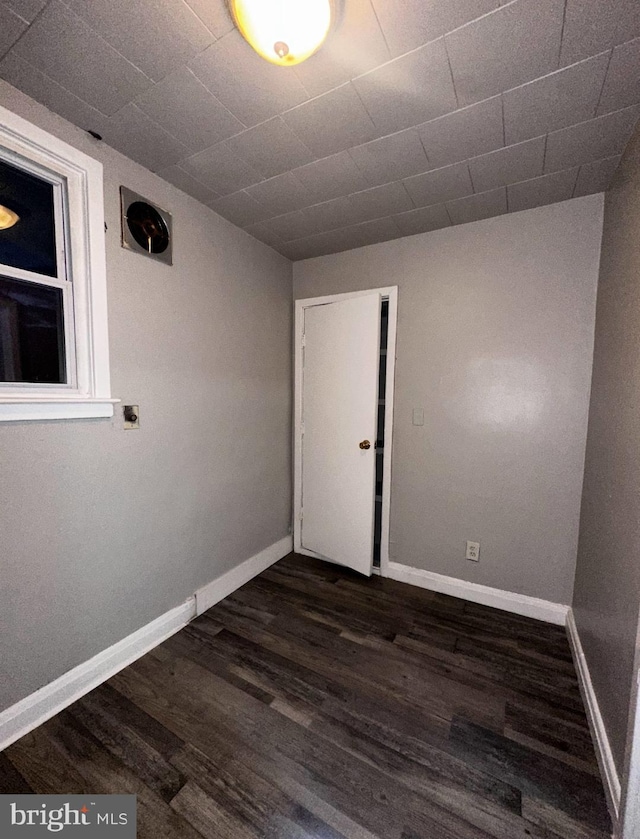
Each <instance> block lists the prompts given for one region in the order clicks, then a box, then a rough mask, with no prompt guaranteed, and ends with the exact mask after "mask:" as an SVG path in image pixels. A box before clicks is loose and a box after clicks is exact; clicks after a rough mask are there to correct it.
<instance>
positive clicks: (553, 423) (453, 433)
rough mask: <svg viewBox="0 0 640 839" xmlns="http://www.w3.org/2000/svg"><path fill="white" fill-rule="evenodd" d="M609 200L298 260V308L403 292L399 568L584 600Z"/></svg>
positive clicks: (394, 527) (394, 532)
mask: <svg viewBox="0 0 640 839" xmlns="http://www.w3.org/2000/svg"><path fill="white" fill-rule="evenodd" d="M602 203H603V199H602V195H597V196H590V197H588V198H581V199H577V200H574V201H568V202H564V203H562V204H555V205H553V206H549V207H542V208H538V209H535V210H528V211H526V212H521V213H514V214H511V215H507V216H501V217H499V218H493V219H488V220H486V221H481V222H476V223H474V224H468V225H464V226H460V227H454V228H449V229H445V230H439V231H436V232H433V233H425V234H421V235H419V236H412V237H410V238H406V239H402V240H398V241H394V242H388V243H385V244H380V245H373V246H371V247H367V248H361V249H359V250H355V251H349V252H347V253H342V254H336V255H332V256H325V257H319V258H317V259H310V260H306V261H304V262H297V263H295V264H294V296H295V297H296V298H304V297H313V296H316V295H321V294H329V293H334V292H340V291H348V290H352V289H363V288H375V287H380V286H386V285H398V287H399V292H398V295H399V301H398V307H399V308H398V343H397V367H396V392H395V424H394V450H393V467H392V469H393V474H392V491H391V558H392V560H395V561H396V562H401V563H404V564H406V565H410V566H414V567H416V568H423V569H427V570H429V571H435V572H437V573H440V574H446V575H449V576H452V577H458V578H461V579H465V580H470V581H473V582H476V583H481V584H484V585H489V586H494V587H496V588H500V589H507V590H510V591H515V592H520V593H522V594H527V595H531V596H534V597H541V598H544V599H547V600H552V601H555V602H559V603H570V602H571V596H572V589H573V578H574V570H575V560H576V545H577V534H578V519H579V509H580V492H581V487H582V476H583V463H584V446H585V435H586V428H587V410H588V401H589V381H590V376H591V359H592V346H593V329H594V312H595V298H596V281H597V272H598V259H599V252H600V237H601V229H602ZM413 408H423V409H424V417H425V419H424V426H422V427H417V426H413V425H412V410H413ZM467 539H471V540H474V541H479V542H481V554H480V562H479V563H477V564H475V563H472V562H469V561H467V560H465V558H464V551H465V540H467Z"/></svg>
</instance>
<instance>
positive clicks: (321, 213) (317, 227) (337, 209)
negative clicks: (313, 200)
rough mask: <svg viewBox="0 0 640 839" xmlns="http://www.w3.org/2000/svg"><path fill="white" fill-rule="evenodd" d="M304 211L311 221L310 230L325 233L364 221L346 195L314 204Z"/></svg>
mask: <svg viewBox="0 0 640 839" xmlns="http://www.w3.org/2000/svg"><path fill="white" fill-rule="evenodd" d="M302 213H303V214H304V217H305V218H306V219H307V221H308V222H309V230H310V232H312V233H324V232H325V231H327V230H335V229H336V228H338V227H348V226H349V225H351V224H357V222H359V221H363V219H362V218H361V215H360V212H359V211H358V208H357V206H354V204H352V203H351V201H350V200H349V199H348V198H346V197H342V198H334V199H333V200H332V201H324V202H323V203H322V204H314V206H313V207H307V208H306V209H305V210H302Z"/></svg>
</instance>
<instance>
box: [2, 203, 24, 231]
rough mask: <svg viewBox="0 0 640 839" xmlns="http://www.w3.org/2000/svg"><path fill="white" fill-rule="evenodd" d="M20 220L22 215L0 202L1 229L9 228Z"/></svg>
mask: <svg viewBox="0 0 640 839" xmlns="http://www.w3.org/2000/svg"><path fill="white" fill-rule="evenodd" d="M19 221H20V216H19V215H18V214H17V213H14V212H13V210H10V209H9V208H8V207H4V206H3V205H2V204H0V230H8V229H9V228H10V227H13V225H14V224H17V223H18V222H19Z"/></svg>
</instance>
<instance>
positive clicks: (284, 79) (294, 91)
mask: <svg viewBox="0 0 640 839" xmlns="http://www.w3.org/2000/svg"><path fill="white" fill-rule="evenodd" d="M190 67H191V69H192V70H193V72H194V73H195V74H196V76H197V77H198V78H199V79H200V80H201V81H202V83H203V84H204V85H205V86H206V87H207V88H208V89H209V90H210V91H211V93H213V95H214V96H216V97H217V98H218V99H219V100H220V101H221V102H222V104H223V105H226V107H227V108H228V109H229V110H230V111H231V113H232V114H235V116H237V117H238V119H239V120H240V121H241V122H243V123H244V124H245V125H246V126H251V125H256V124H257V123H260V122H264V121H265V120H267V119H269V118H270V117H274V116H276V115H277V114H279V113H280V112H281V111H284V110H286V109H287V108H293V107H294V106H295V105H299V104H300V103H301V102H304V101H306V100H307V99H308V98H309V96H308V94H307V92H306V90H305V89H304V87H303V86H302V84H301V83H300V81H299V80H298V78H297V77H296V75H295V73H294V72H293V70H292V68H290V67H277V66H276V65H275V64H270V63H269V62H268V61H265V60H264V59H263V58H260V56H259V55H258V54H257V53H256V52H254V51H253V50H252V49H251V47H250V46H249V44H248V43H247V42H246V41H245V40H244V38H243V37H242V35H241V34H240V33H239V32H238V31H237V29H234V30H233V31H232V32H229V34H228V35H225V36H224V38H221V39H220V40H219V41H216V43H215V44H212V45H211V46H210V47H209V48H208V49H206V50H205V51H204V52H202V53H200V55H198V56H197V57H196V58H194V60H193V61H192V62H191V64H190Z"/></svg>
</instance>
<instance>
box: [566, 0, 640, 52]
mask: <svg viewBox="0 0 640 839" xmlns="http://www.w3.org/2000/svg"><path fill="white" fill-rule="evenodd" d="M638 36H640V4H639V3H638V0H567V11H566V14H565V22H564V33H563V36H562V52H561V54H560V66H564V65H565V64H572V63H573V62H574V61H579V60H580V59H581V58H586V57H587V56H589V55H595V54H596V53H598V52H602V51H603V50H608V49H610V48H611V47H613V46H616V44H622V43H623V42H624V41H630V40H631V39H632V38H637V37H638Z"/></svg>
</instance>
